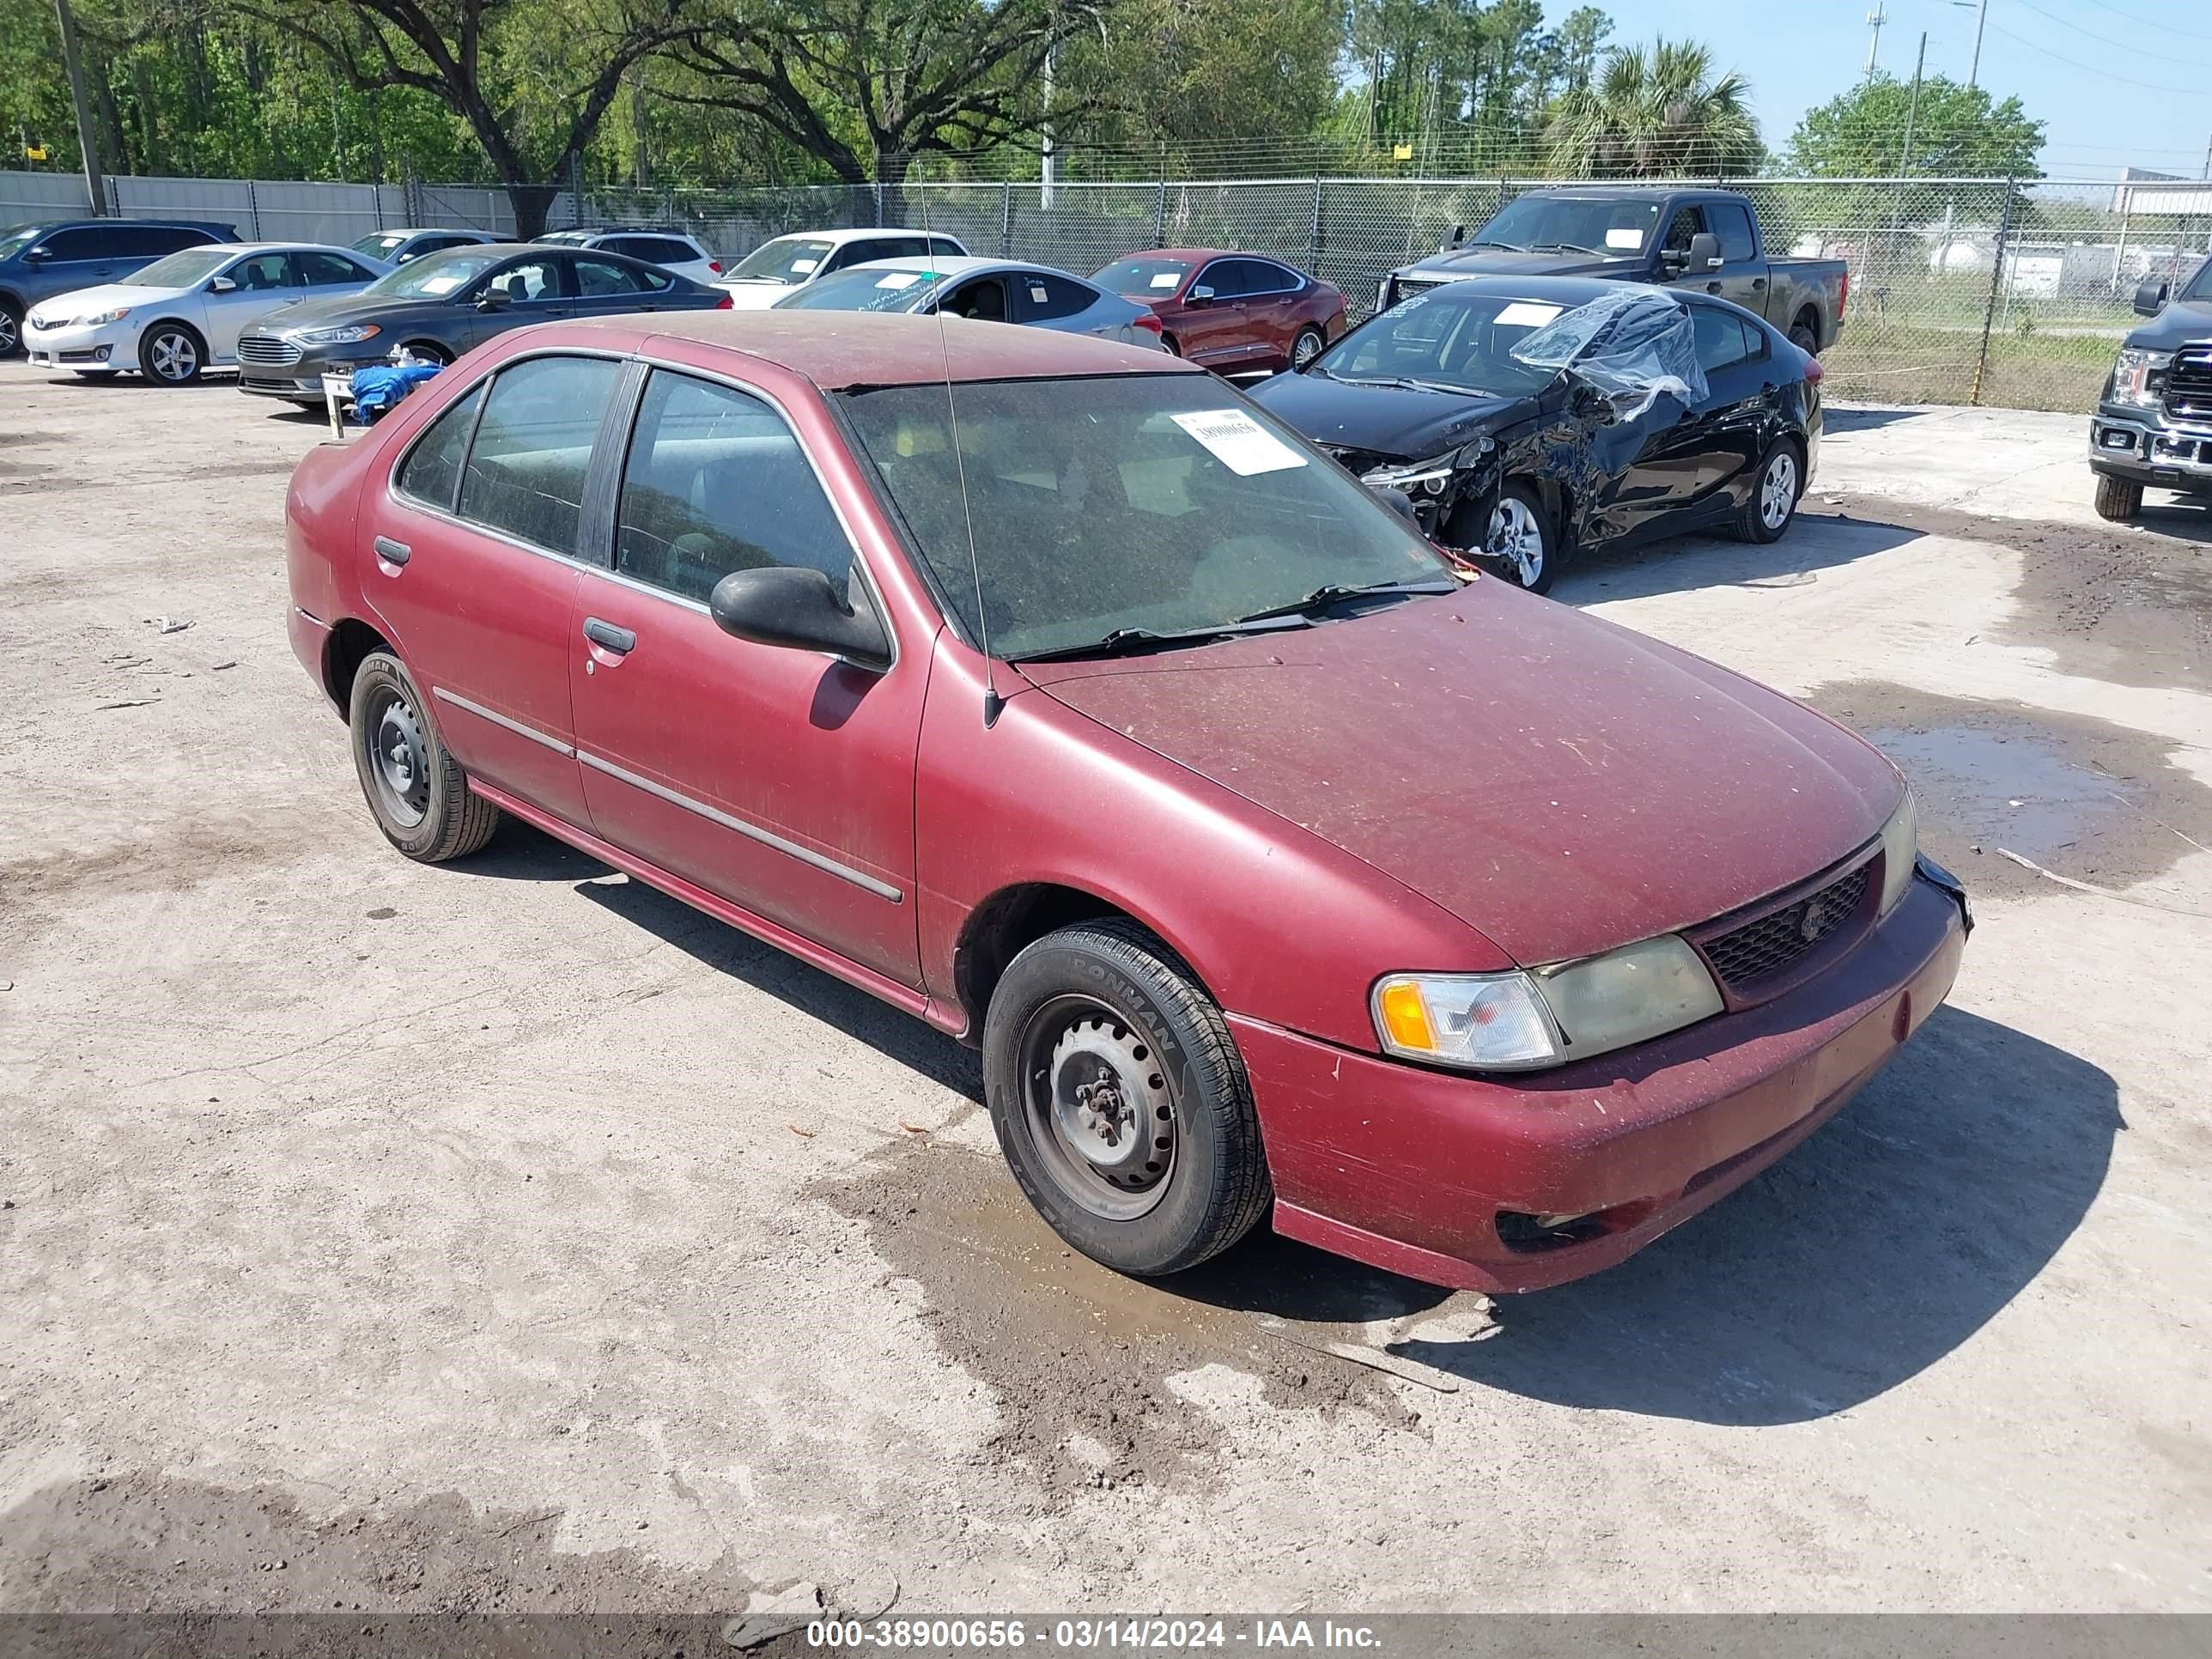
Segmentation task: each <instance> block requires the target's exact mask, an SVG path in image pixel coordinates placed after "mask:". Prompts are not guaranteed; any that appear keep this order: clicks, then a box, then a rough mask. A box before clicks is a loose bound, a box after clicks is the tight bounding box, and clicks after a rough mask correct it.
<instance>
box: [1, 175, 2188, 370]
mask: <svg viewBox="0 0 2212 1659" xmlns="http://www.w3.org/2000/svg"><path fill="white" fill-rule="evenodd" d="M33 180H35V185H33V183H32V182H31V181H33ZM61 182H62V181H61V180H59V179H56V178H53V177H52V176H50V175H33V174H9V173H0V202H6V201H8V200H10V199H13V200H14V201H15V202H17V203H19V204H21V206H20V207H19V208H18V209H16V210H15V211H17V212H21V214H22V216H24V217H30V216H32V212H31V211H25V210H42V211H46V212H51V211H52V210H55V209H59V208H61V207H62V206H63V205H64V204H63V203H62V202H60V201H59V200H58V199H57V197H58V195H60V194H62V193H64V192H62V191H60V190H59V186H60V184H61ZM1577 182H1585V183H1586V182H1589V181H1587V180H1574V179H1528V178H1521V177H1504V176H1500V177H1497V178H1468V179H1346V178H1333V177H1330V178H1318V179H1315V178H1305V179H1239V180H1216V181H1208V182H1199V181H1195V180H1189V179H1164V180H1152V181H1126V180H1125V181H1121V182H1115V183H1095V182H1084V183H1075V184H1071V183H1065V182H1061V183H1055V184H1054V185H1049V186H1048V185H1043V184H1042V183H1041V182H1040V181H1037V180H1036V179H1030V180H1024V181H993V182H989V183H975V182H965V183H934V182H931V183H923V182H920V181H919V180H917V179H908V180H906V181H905V182H903V183H898V184H892V183H886V184H864V185H809V186H797V187H789V188H752V189H732V190H690V189H685V190H656V191H605V190H601V191H585V192H582V193H580V194H575V195H572V194H569V193H566V192H564V193H563V194H562V195H560V196H559V197H556V198H555V200H554V203H553V205H552V209H551V211H550V214H549V216H548V222H549V223H550V224H553V225H556V226H560V225H570V224H576V223H593V224H607V223H622V224H640V225H653V226H667V227H677V228H684V229H686V230H688V231H690V233H691V234H694V235H696V236H697V237H698V238H700V240H702V241H703V242H705V243H706V244H707V246H708V247H710V248H711V249H713V250H714V252H715V253H716V254H717V255H718V256H720V258H723V259H724V260H725V261H726V262H728V261H732V260H735V259H737V258H742V257H744V255H745V254H746V253H748V252H750V251H751V250H752V249H754V248H755V247H757V246H759V245H760V244H761V243H763V242H764V241H766V240H769V239H770V238H771V237H774V236H778V235H781V234H786V233H787V232H791V231H797V230H811V229H834V228H849V227H856V226H868V225H878V224H906V225H912V226H921V225H925V224H926V225H927V227H928V228H930V229H933V230H937V231H941V232H945V233H947V234H951V235H954V236H957V237H958V238H959V239H960V240H962V241H963V243H965V244H966V245H967V246H968V247H969V249H970V250H971V251H972V252H976V253H986V254H998V255H1003V256H1006V257H1011V258H1024V259H1035V260H1037V261H1039V262H1041V263H1043V264H1053V265H1058V266H1060V267H1063V268H1064V269H1066V270H1074V271H1079V272H1087V271H1091V270H1097V268H1098V267H1099V266H1101V265H1103V264H1107V263H1109V261H1111V260H1113V259H1115V258H1119V257H1120V256H1121V255H1122V254H1124V253H1128V252H1134V251H1137V250H1139V249H1143V248H1148V247H1162V246H1179V247H1218V248H1234V249H1240V250H1248V251H1250V252H1259V253H1266V254H1269V255H1272V256H1273V257H1274V258H1280V259H1284V260H1287V261H1288V262H1290V263H1291V264H1295V265H1298V266H1301V267H1303V268H1304V269H1306V270H1311V271H1313V272H1314V273H1315V274H1316V275H1317V276H1322V277H1324V278H1326V279H1327V280H1328V281H1330V282H1333V283H1336V284H1337V285H1338V286H1339V287H1340V288H1341V289H1344V292H1345V297H1346V302H1347V304H1348V305H1349V307H1350V308H1351V311H1352V316H1353V318H1354V319H1355V320H1357V319H1362V318H1364V317H1365V316H1366V315H1367V314H1368V313H1369V312H1370V310H1371V309H1372V307H1373V305H1374V302H1375V297H1376V289H1377V288H1378V287H1379V286H1380V284H1381V283H1382V281H1383V277H1384V276H1387V275H1388V274H1389V271H1390V270H1393V269H1394V268H1395V267H1397V266H1399V265H1402V264H1408V263H1410V262H1412V261H1413V260H1415V259H1418V258H1421V257H1422V256H1423V255H1425V254H1426V253H1429V252H1433V251H1434V250H1435V249H1436V248H1437V246H1439V245H1440V244H1441V243H1442V242H1443V241H1444V240H1446V239H1447V238H1448V237H1449V235H1450V234H1452V232H1453V231H1454V229H1455V228H1461V227H1464V228H1466V229H1467V230H1468V232H1469V233H1470V234H1472V233H1474V231H1475V230H1477V229H1478V228H1480V226H1481V225H1482V224H1483V223H1484V222H1486V220H1488V219H1489V218H1490V217H1491V216H1492V214H1494V213H1496V212H1497V210H1498V208H1499V207H1500V206H1501V205H1503V204H1504V203H1505V202H1507V201H1509V200H1510V199H1511V198H1512V197H1515V196H1516V195H1519V194H1521V193H1522V192H1523V191H1528V190H1532V189H1536V188H1540V187H1542V186H1545V185H1559V184H1573V183H1577ZM1638 182H1639V183H1646V184H1648V183H1652V182H1656V181H1651V180H1641V181H1638ZM1679 182H1680V183H1681V184H1683V185H1685V186H1687V187H1705V186H1709V185H1712V184H1713V183H1714V182H1715V180H1713V179H1710V178H1706V179H1685V180H1681V181H1679ZM1724 182H1725V183H1726V184H1727V185H1728V186H1729V188H1733V189H1736V190H1741V191H1744V192H1745V193H1746V194H1747V195H1748V196H1749V197H1751V199H1752V202H1753V205H1754V206H1755V208H1756V210H1757V212H1758V217H1759V225H1760V228H1761V230H1762V233H1763V234H1764V238H1765V243H1766V247H1767V252H1768V253H1769V255H1770V257H1771V258H1790V257H1800V258H1834V259H1841V260H1843V261H1844V263H1845V264H1846V265H1847V266H1848V268H1849V270H1850V303H1849V306H1848V308H1847V313H1846V318H1845V324H1844V332H1843V337H1842V338H1841V339H1840V340H1839V341H1838V343H1836V344H1835V345H1834V346H1833V347H1832V349H1830V350H1829V351H1828V352H1827V353H1826V358H1825V362H1826V368H1827V372H1828V382H1827V385H1828V391H1829V393H1830V395H1831V396H1832V397H1838V398H1849V399H1857V400H1864V401H1869V402H1881V403H1908V404H1909V403H1981V404H1993V405H1997V406H2002V407H2011V408H2020V409H2050V410H2086V409H2087V408H2089V407H2090V406H2091V405H2092V404H2093V403H2094V402H2095V400H2096V397H2097V392H2098V389H2099V386H2100V384H2101V383H2102V380H2103V378H2104V374H2105V371H2106V368H2109V367H2110V365H2111V362H2112V354H2113V351H2114V350H2115V349H2117V347H2118V343H2119V342H2120V339H2121V338H2122V337H2123V336H2124V334H2125V333H2126V332H2127V331H2128V330H2129V329H2130V327H2131V326H2133V325H2134V324H2135V322H2136V318H2135V316H2134V314H2133V313H2132V311H2131V310H2130V301H2131V299H2132V298H2133V295H2134V292H2135V289H2136V284H2137V283H2140V282H2142V280H2144V279H2145V278H2146V277H2164V278H2166V279H2167V280H2169V281H2172V282H2174V283H2176V284H2177V286H2178V284H2179V283H2180V282H2181V281H2184V280H2185V279H2186V278H2187V277H2188V276H2189V275H2190V274H2191V272H2192V271H2193V270H2195V269H2196V267H2197V264H2199V263H2200V262H2201V261H2203V259H2204V258H2206V256H2207V253H2208V252H2209V251H2212V184H2202V185H2200V184H2195V183H2192V182H2191V181H2186V180H2160V181H2156V182H2143V181H2140V180H2131V181H2127V182H2123V183H2118V184H2115V183H2112V182H2086V181H2057V180H2037V181H2033V182H2029V183H2023V184H2013V183H2009V182H2008V181H2006V180H2004V179H1729V180H1726V181H1724ZM109 186H110V192H111V197H112V199H111V201H110V202H109V203H108V204H106V206H107V208H108V210H109V211H112V212H119V213H122V214H124V215H126V216H147V215H150V214H156V213H162V214H175V215H179V216H187V217H193V218H210V219H222V220H225V221H228V222H235V223H237V224H238V226H239V228H240V233H241V234H246V235H259V236H264V237H266V236H297V237H301V238H303V239H305V238H313V239H314V240H328V241H349V240H352V239H353V237H355V236H357V235H360V234H363V233H364V232H366V231H368V230H373V229H376V228H380V227H383V226H387V225H393V224H410V225H422V226H433V225H465V226H470V227H472V228H480V229H487V230H494V231H499V232H502V233H505V234H513V229H514V215H513V208H512V205H511V204H510V203H509V202H508V199H507V194H506V192H505V191H501V190H499V189H497V188H495V187H492V186H485V185H430V184H423V183H421V182H410V184H408V185H404V186H398V185H382V186H377V185H307V184H288V183H268V182H261V181H249V180H244V179H111V180H110V181H109ZM76 199H77V200H78V201H79V202H81V201H82V195H81V194H80V195H79V196H78V197H77V198H76ZM49 204H51V207H50V206H49ZM1776 320H1778V321H1779V322H1783V323H1784V325H1786V324H1787V320H1788V319H1776Z"/></svg>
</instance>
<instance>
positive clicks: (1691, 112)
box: [1544, 39, 1765, 178]
mask: <svg viewBox="0 0 2212 1659" xmlns="http://www.w3.org/2000/svg"><path fill="white" fill-rule="evenodd" d="M1749 91H1750V86H1749V83H1748V82H1746V81H1745V80H1744V78H1743V76H1741V75H1739V74H1737V73H1735V71H1734V70H1730V71H1729V73H1728V74H1726V75H1722V76H1715V75H1714V73H1713V55H1712V50H1711V47H1709V46H1705V45H1704V44H1703V43H1702V42H1699V41H1695V40H1663V39H1662V40H1655V41H1653V42H1652V44H1651V46H1650V49H1649V50H1648V51H1647V50H1646V49H1645V48H1644V47H1643V46H1627V47H1615V48H1613V50H1612V51H1610V52H1608V53H1607V55H1606V58H1605V60H1604V63H1603V65H1602V66H1601V68H1600V70H1598V72H1597V74H1596V76H1595V77H1594V78H1593V79H1592V80H1591V81H1590V82H1589V84H1588V85H1586V86H1583V87H1581V88H1575V89H1572V90H1570V91H1568V92H1566V93H1565V94H1562V95H1561V96H1560V97H1559V100H1557V101H1556V102H1555V103H1553V106H1552V108H1551V111H1550V115H1549V119H1548V120H1547V124H1546V126H1545V130H1544V138H1545V148H1546V152H1547V160H1548V161H1549V164H1550V166H1551V167H1553V170H1554V171H1556V172H1558V173H1562V174H1564V175H1567V176H1571V177H1577V178H1580V177H1591V178H1606V177H1620V176H1624V175H1626V176H1632V177H1647V178H1648V177H1666V176H1669V175H1674V174H1680V173H1748V172H1751V171H1752V170H1753V169H1754V168H1756V167H1758V166H1759V162H1760V161H1761V160H1762V159H1763V158H1764V156H1765V147H1764V146H1763V145H1762V144H1761V143H1759V124H1758V123H1757V122H1756V121H1754V120H1753V118H1752V115H1751V111H1750V109H1749V107H1748V106H1747V103H1746V101H1745V100H1746V97H1747V94H1748V93H1749Z"/></svg>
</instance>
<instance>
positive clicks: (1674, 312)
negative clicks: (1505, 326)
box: [1512, 288, 1705, 421]
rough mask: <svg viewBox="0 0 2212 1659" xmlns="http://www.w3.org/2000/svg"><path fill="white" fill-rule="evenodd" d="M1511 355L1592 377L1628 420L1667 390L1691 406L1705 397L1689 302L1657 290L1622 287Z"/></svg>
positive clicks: (1554, 324)
mask: <svg viewBox="0 0 2212 1659" xmlns="http://www.w3.org/2000/svg"><path fill="white" fill-rule="evenodd" d="M1512 355H1513V356H1514V358H1515V360H1516V361H1517V362H1523V363H1527V364H1528V366H1529V367H1530V368H1553V369H1565V370H1566V371H1567V372H1568V373H1569V374H1572V375H1573V376H1574V377H1575V378H1576V379H1577V380H1583V381H1586V382H1588V383H1589V385H1591V386H1595V387H1596V388H1597V389H1598V390H1599V391H1600V392H1603V393H1605V394H1606V396H1607V397H1608V398H1612V399H1613V404H1614V407H1615V410H1616V411H1617V413H1618V414H1619V416H1620V418H1621V419H1622V420H1624V421H1632V420H1634V419H1635V418H1636V417H1637V416H1639V415H1641V414H1643V413H1644V410H1648V409H1649V408H1650V407H1651V404H1652V403H1653V401H1654V400H1655V399H1656V398H1658V396H1659V394H1660V393H1661V392H1669V393H1671V394H1673V395H1674V397H1676V398H1680V400H1681V401H1682V402H1683V403H1685V404H1699V403H1702V402H1704V401H1705V369H1704V368H1703V367H1702V366H1701V365H1700V364H1699V362H1698V339H1697V332H1696V331H1695V329H1694V328H1692V325H1691V322H1690V311H1689V307H1686V306H1685V305H1684V304H1683V303H1682V302H1681V301H1680V300H1678V299H1676V298H1675V297H1674V295H1671V294H1667V293H1663V292H1661V291H1660V290H1658V289H1649V288H1623V289H1620V291H1619V292H1618V293H1613V294H1608V295H1606V296H1605V297H1604V298H1602V299H1599V300H1592V301H1590V302H1589V304H1588V305H1581V306H1577V307H1575V308H1574V309H1573V310H1572V311H1570V312H1567V313H1565V314H1563V315H1562V316H1560V317H1559V318H1558V319H1555V320H1553V321H1552V322H1549V323H1547V324H1546V325H1544V326H1543V327H1541V328H1540V329H1537V330H1536V331H1534V332H1533V333H1531V334H1530V335H1529V336H1528V337H1527V338H1526V339H1524V340H1522V342H1521V343H1520V344H1519V345H1517V346H1516V347H1514V348H1513V352H1512Z"/></svg>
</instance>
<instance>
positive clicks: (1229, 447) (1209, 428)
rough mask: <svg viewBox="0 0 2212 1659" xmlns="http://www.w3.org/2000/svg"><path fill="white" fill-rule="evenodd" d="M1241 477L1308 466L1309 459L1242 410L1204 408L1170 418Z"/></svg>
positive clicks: (1214, 457)
mask: <svg viewBox="0 0 2212 1659" xmlns="http://www.w3.org/2000/svg"><path fill="white" fill-rule="evenodd" d="M1168 418H1169V419H1170V420H1171V421H1173V422H1175V423H1176V425H1177V426H1179V427H1181V428H1182V429H1183V430H1184V431H1186V432H1188V433H1189V434H1190V435H1191V436H1192V437H1194V438H1195V439H1197V440H1198V441H1199V442H1200V443H1201V444H1203V445H1205V446H1206V449H1207V450H1208V451H1209V452H1210V453H1212V456H1213V459H1216V460H1217V461H1219V462H1220V463H1221V464H1222V465H1224V466H1225V467H1227V468H1228V469H1229V470H1230V471H1231V472H1234V473H1236V474H1237V476H1238V477H1246V478H1249V477H1251V476H1252V475H1253V474H1254V473H1255V472H1282V471H1287V470H1288V469H1290V468H1291V467H1294V466H1304V465H1305V464H1306V458H1305V457H1304V456H1303V455H1301V454H1299V453H1298V452H1297V450H1295V449H1293V448H1291V447H1290V446H1289V445H1288V444H1286V443H1285V442H1284V441H1282V440H1281V439H1280V438H1278V437H1277V436H1276V435H1274V434H1273V433H1272V432H1270V431H1268V430H1267V428H1266V427H1264V426H1261V424H1260V423H1259V422H1257V421H1255V420H1254V419H1253V418H1252V417H1251V416H1249V415H1247V414H1246V413H1245V412H1244V411H1243V410H1241V409H1201V410H1194V411H1192V412H1191V413H1190V414H1188V415H1170V416H1169V417H1168Z"/></svg>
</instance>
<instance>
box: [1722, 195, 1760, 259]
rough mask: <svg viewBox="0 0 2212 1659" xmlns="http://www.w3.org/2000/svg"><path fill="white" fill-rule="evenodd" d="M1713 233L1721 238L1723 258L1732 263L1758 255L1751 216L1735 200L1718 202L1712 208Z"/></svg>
mask: <svg viewBox="0 0 2212 1659" xmlns="http://www.w3.org/2000/svg"><path fill="white" fill-rule="evenodd" d="M1711 214H1712V222H1713V234H1714V235H1716V236H1717V237H1719V238H1720V239H1721V258H1723V259H1726V260H1727V261H1728V262H1729V264H1741V263H1742V262H1744V261H1746V260H1748V259H1751V258H1754V257H1756V251H1757V250H1756V245H1755V244H1754V243H1753V240H1752V234H1751V216H1750V215H1749V214H1748V213H1746V212H1745V211H1744V210H1743V208H1742V207H1741V204H1737V203H1735V202H1716V203H1714V204H1713V205H1712V210H1711Z"/></svg>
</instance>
